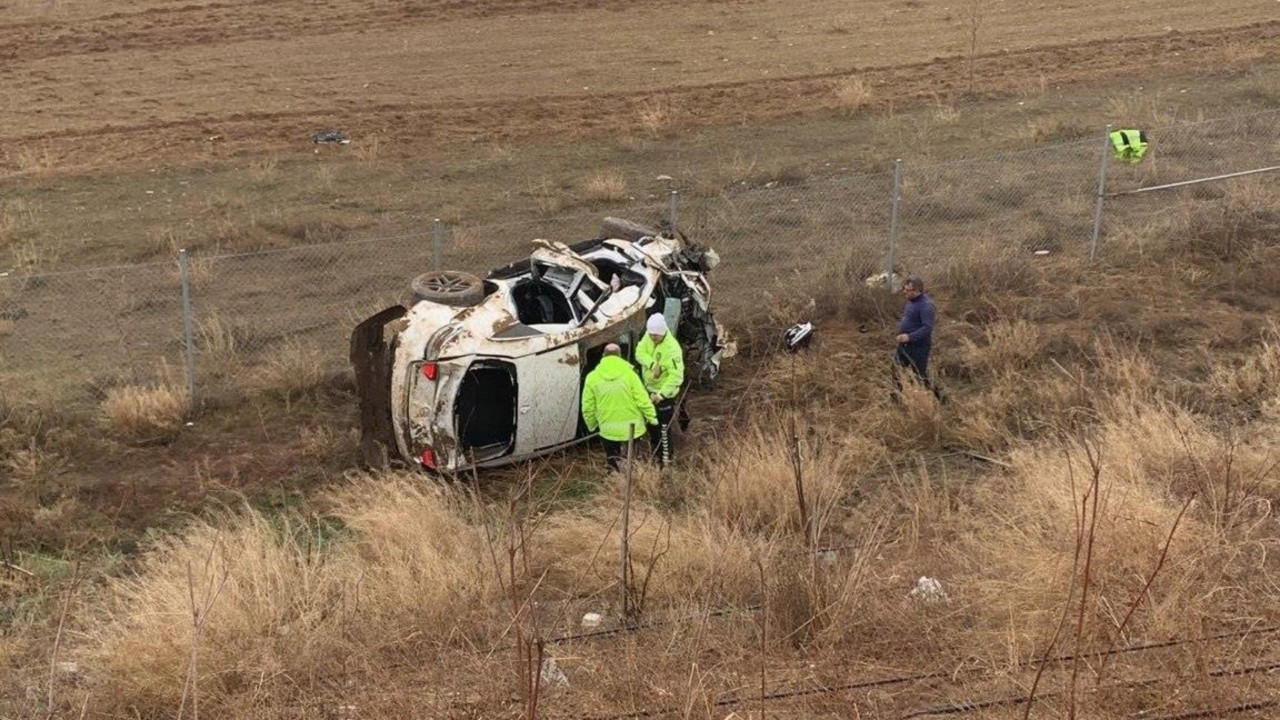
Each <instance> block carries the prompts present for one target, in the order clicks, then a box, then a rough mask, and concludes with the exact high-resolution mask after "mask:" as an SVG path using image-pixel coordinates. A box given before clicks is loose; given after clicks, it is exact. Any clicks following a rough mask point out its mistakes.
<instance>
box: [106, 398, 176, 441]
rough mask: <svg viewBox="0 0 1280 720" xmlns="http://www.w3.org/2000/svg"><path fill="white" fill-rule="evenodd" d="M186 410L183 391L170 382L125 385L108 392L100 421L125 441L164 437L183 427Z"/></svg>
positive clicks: (166, 437) (161, 438)
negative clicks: (167, 383)
mask: <svg viewBox="0 0 1280 720" xmlns="http://www.w3.org/2000/svg"><path fill="white" fill-rule="evenodd" d="M189 410H190V399H189V398H188V397H187V393H186V391H185V390H181V389H179V388H177V387H175V386H173V385H152V386H136V385H126V386H122V387H114V388H111V389H109V390H108V391H107V397H106V399H105V400H103V402H102V422H103V424H104V425H105V426H106V428H107V429H108V430H109V431H111V432H112V433H113V434H115V435H117V436H119V437H122V438H125V439H128V440H134V441H146V440H166V439H169V438H172V437H173V436H174V435H176V434H177V433H178V431H179V430H180V429H182V423H183V421H184V420H185V419H186V416H187V412H188V411H189Z"/></svg>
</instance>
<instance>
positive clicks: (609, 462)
mask: <svg viewBox="0 0 1280 720" xmlns="http://www.w3.org/2000/svg"><path fill="white" fill-rule="evenodd" d="M600 441H601V442H603V443H604V464H605V466H606V467H608V468H609V469H610V470H620V469H622V461H623V460H626V459H627V444H626V443H625V442H617V441H615V440H605V439H604V438H600Z"/></svg>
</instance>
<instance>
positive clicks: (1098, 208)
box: [1089, 125, 1111, 262]
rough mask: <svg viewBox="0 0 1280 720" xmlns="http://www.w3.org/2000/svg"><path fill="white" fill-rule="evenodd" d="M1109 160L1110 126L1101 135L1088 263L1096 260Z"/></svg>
mask: <svg viewBox="0 0 1280 720" xmlns="http://www.w3.org/2000/svg"><path fill="white" fill-rule="evenodd" d="M1110 159H1111V126H1110V125H1108V126H1107V131H1106V132H1105V133H1103V135H1102V168H1101V169H1100V170H1098V198H1097V201H1096V203H1095V204H1094V206H1093V241H1092V242H1090V243H1089V262H1093V261H1094V260H1097V259H1098V236H1099V235H1101V234H1102V203H1103V201H1104V200H1105V199H1106V197H1107V167H1108V165H1109V163H1108V162H1107V161H1108V160H1110Z"/></svg>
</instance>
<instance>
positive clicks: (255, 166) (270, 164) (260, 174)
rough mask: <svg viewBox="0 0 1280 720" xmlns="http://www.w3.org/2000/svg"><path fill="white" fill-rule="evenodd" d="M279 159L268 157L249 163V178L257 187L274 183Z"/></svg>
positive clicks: (277, 173)
mask: <svg viewBox="0 0 1280 720" xmlns="http://www.w3.org/2000/svg"><path fill="white" fill-rule="evenodd" d="M279 166H280V158H279V157H277V156H275V155H268V156H266V157H263V158H259V159H257V160H254V161H252V162H250V163H249V177H251V178H253V181H254V182H255V183H257V184H259V185H264V184H266V183H271V182H275V181H276V179H277V177H278V175H279Z"/></svg>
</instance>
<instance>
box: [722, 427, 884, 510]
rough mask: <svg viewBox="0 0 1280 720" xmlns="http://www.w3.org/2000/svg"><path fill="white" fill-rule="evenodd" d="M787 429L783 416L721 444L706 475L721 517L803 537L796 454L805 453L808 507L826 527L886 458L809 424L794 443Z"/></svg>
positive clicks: (866, 444)
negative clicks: (856, 482) (860, 480)
mask: <svg viewBox="0 0 1280 720" xmlns="http://www.w3.org/2000/svg"><path fill="white" fill-rule="evenodd" d="M786 428H787V424H786V423H784V422H781V421H780V420H778V419H772V420H761V421H759V422H758V423H757V424H755V425H754V426H753V427H751V428H750V429H748V430H746V431H745V432H742V433H738V434H734V435H733V436H732V437H730V438H727V439H726V440H725V441H724V442H723V443H722V444H720V445H718V446H717V447H716V449H715V454H714V455H713V456H712V457H711V458H710V459H709V460H708V463H707V476H706V482H708V483H710V489H709V490H708V492H707V494H708V502H709V503H710V511H711V513H712V515H713V516H715V517H716V518H718V519H720V520H722V521H723V522H725V523H727V524H728V525H729V526H731V527H734V528H737V529H739V530H740V531H743V532H764V533H774V532H791V533H795V532H802V531H803V529H804V528H803V525H802V523H801V518H800V515H801V513H800V507H799V499H798V495H797V489H796V468H795V464H794V459H793V456H792V454H793V452H797V453H798V454H799V460H800V463H799V465H800V467H799V470H800V476H801V481H802V485H803V490H804V495H805V502H806V505H807V508H806V510H807V513H808V516H809V519H810V522H811V523H813V525H814V528H815V530H821V529H822V528H823V527H825V526H826V525H827V524H828V523H829V522H830V521H831V520H832V519H833V518H834V517H835V515H836V514H837V512H838V509H839V506H840V503H841V502H842V501H843V500H844V499H845V498H846V497H847V496H848V494H849V493H850V492H852V490H853V489H854V488H853V487H852V486H851V485H852V483H851V479H852V478H855V477H859V476H865V475H866V474H869V473H871V472H873V471H874V469H875V468H876V466H877V465H878V464H879V463H880V462H882V460H883V458H882V456H881V454H882V453H883V450H881V449H880V448H879V447H878V446H876V445H875V444H873V443H870V442H868V441H863V440H861V439H860V438H857V437H856V436H855V437H835V436H831V435H829V434H827V433H823V432H822V431H819V430H816V429H814V428H808V427H802V428H801V429H799V430H797V436H796V437H795V438H792V437H791V436H790V435H789V433H788V432H787V429H786ZM850 443H852V444H853V446H850Z"/></svg>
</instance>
